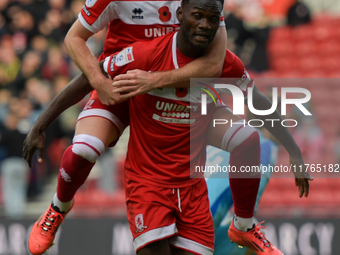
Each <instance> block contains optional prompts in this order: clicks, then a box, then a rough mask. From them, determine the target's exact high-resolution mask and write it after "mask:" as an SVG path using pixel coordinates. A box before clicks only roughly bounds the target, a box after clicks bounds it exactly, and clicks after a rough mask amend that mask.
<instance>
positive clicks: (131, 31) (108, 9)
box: [78, 0, 224, 59]
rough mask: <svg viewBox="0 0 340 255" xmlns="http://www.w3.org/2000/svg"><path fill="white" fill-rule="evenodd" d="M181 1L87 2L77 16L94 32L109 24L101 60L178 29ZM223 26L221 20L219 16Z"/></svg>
mask: <svg viewBox="0 0 340 255" xmlns="http://www.w3.org/2000/svg"><path fill="white" fill-rule="evenodd" d="M180 5H181V1H180V0H172V1H157V0H149V1H145V0H137V1H130V0H124V1H117V0H87V1H86V2H85V4H84V6H83V8H82V10H81V12H80V13H79V15H78V19H79V21H80V22H81V24H82V25H83V26H84V27H85V28H86V29H87V30H89V31H91V32H93V33H97V32H98V31H100V30H102V29H103V28H104V27H105V26H107V25H109V27H108V32H107V35H106V39H105V43H104V51H103V54H102V56H101V59H103V58H104V56H108V55H110V54H112V53H114V52H117V51H120V50H121V49H123V48H124V47H126V46H127V45H129V44H131V43H134V42H136V41H140V40H150V39H153V38H155V37H159V36H162V35H165V34H168V33H171V32H174V31H175V30H178V28H179V22H178V20H177V17H176V11H177V9H178V7H180ZM221 26H224V17H223V15H222V17H221Z"/></svg>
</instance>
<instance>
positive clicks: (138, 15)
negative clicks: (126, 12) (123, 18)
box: [132, 8, 144, 19]
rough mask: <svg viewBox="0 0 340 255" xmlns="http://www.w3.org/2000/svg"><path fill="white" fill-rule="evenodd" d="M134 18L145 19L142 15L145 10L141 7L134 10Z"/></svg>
mask: <svg viewBox="0 0 340 255" xmlns="http://www.w3.org/2000/svg"><path fill="white" fill-rule="evenodd" d="M132 13H133V14H134V15H132V19H144V16H143V15H142V13H143V10H142V9H141V8H135V9H133V10H132Z"/></svg>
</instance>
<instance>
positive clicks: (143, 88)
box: [112, 69, 161, 101]
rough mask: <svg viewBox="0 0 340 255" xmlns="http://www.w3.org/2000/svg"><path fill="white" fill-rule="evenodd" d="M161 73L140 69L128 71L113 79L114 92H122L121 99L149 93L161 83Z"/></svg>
mask: <svg viewBox="0 0 340 255" xmlns="http://www.w3.org/2000/svg"><path fill="white" fill-rule="evenodd" d="M160 78H161V77H160V74H159V73H157V72H154V73H150V72H146V71H142V70H139V69H135V70H131V71H128V72H127V73H126V74H120V75H117V76H116V77H115V78H114V79H113V83H112V87H113V92H114V93H119V94H120V101H125V100H127V99H128V98H130V97H134V96H137V95H141V94H145V93H148V92H149V91H151V90H153V89H156V88H157V87H158V85H159V81H160Z"/></svg>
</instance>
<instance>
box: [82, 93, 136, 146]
mask: <svg viewBox="0 0 340 255" xmlns="http://www.w3.org/2000/svg"><path fill="white" fill-rule="evenodd" d="M94 116H96V117H102V118H105V119H108V120H109V121H111V122H112V124H113V125H114V126H115V127H116V129H117V132H118V134H120V135H121V134H122V133H123V131H124V129H125V128H126V127H127V126H129V125H130V116H129V103H128V101H125V102H123V103H120V104H117V105H104V104H102V102H101V101H100V99H99V97H98V94H97V91H95V90H93V91H92V92H91V96H90V99H89V101H88V102H87V104H86V105H85V107H84V109H83V111H82V112H81V113H80V114H79V116H78V120H80V119H83V118H87V117H94ZM116 142H117V141H115V142H113V143H111V144H110V145H109V146H110V147H112V146H114V145H115V144H116Z"/></svg>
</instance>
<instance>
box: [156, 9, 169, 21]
mask: <svg viewBox="0 0 340 255" xmlns="http://www.w3.org/2000/svg"><path fill="white" fill-rule="evenodd" d="M158 13H159V19H160V20H161V21H163V22H168V21H169V20H170V19H171V12H170V10H169V7H168V6H163V7H161V8H159V10H158Z"/></svg>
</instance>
